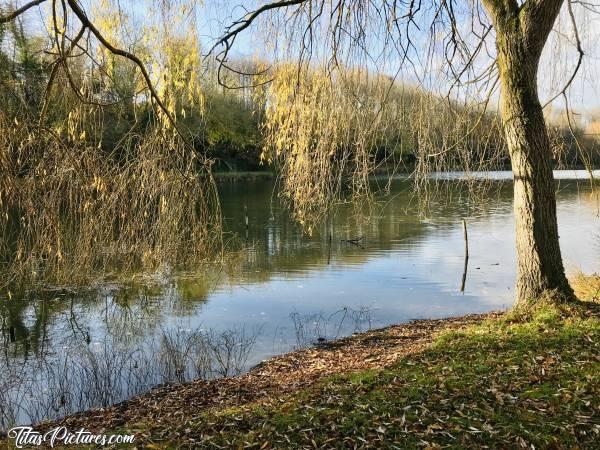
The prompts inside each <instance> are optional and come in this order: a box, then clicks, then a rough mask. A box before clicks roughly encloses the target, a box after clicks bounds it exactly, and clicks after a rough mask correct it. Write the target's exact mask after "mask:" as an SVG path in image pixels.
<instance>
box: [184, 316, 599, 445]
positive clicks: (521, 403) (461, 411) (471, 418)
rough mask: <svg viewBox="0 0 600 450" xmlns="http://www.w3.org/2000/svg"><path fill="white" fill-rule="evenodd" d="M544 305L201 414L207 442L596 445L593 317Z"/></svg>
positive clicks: (595, 335) (596, 377) (596, 332)
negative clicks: (384, 365)
mask: <svg viewBox="0 0 600 450" xmlns="http://www.w3.org/2000/svg"><path fill="white" fill-rule="evenodd" d="M563 313H564V311H563V310H561V308H559V307H556V306H552V305H544V306H541V307H538V308H537V310H536V311H535V312H532V313H531V315H530V317H528V318H527V320H516V319H515V317H510V316H508V317H507V318H503V319H500V320H490V321H487V322H484V323H483V324H481V325H477V326H471V327H469V328H466V329H464V330H460V331H454V332H446V333H444V334H442V335H441V336H440V337H439V338H437V340H436V341H435V342H434V343H433V344H432V345H431V346H430V347H429V348H428V349H427V350H426V351H424V352H422V353H419V354H416V355H411V356H409V357H405V358H403V359H401V360H400V362H399V363H398V364H396V365H395V366H393V367H391V368H388V369H385V370H368V371H362V372H355V373H351V374H348V375H345V376H336V377H330V378H327V379H324V380H322V381H321V382H319V383H318V384H317V385H315V386H313V387H311V388H309V389H304V390H301V391H298V392H296V393H294V394H291V395H288V396H286V397H284V398H278V399H272V400H270V401H268V402H266V403H265V402H262V403H260V404H248V405H244V406H243V407H241V408H237V409H235V410H229V411H218V410H213V411H209V412H207V413H205V414H204V415H203V416H202V418H201V419H200V420H199V421H198V422H196V423H195V426H194V427H193V429H190V428H189V427H188V429H187V430H186V431H187V433H188V434H189V433H200V435H201V436H199V437H201V442H202V444H203V445H204V446H213V445H214V446H221V447H227V448H232V447H233V448H241V447H256V448H268V447H278V448H281V447H285V448H318V447H325V448H331V447H350V448H351V447H353V446H357V447H374V448H375V447H377V448H380V447H388V448H420V447H430V448H436V447H437V446H443V447H449V448H465V447H469V448H481V447H485V446H489V447H492V448H498V447H500V448H512V447H523V448H525V447H527V448H532V447H531V446H533V447H535V448H575V447H578V448H598V442H600V411H599V409H598V408H599V398H600V397H599V386H600V379H599V375H598V374H599V373H600V356H599V355H600V353H599V347H598V342H599V340H600V321H599V320H598V318H597V317H596V316H594V315H587V316H586V315H585V314H584V315H574V316H571V317H565V316H564V314H563Z"/></svg>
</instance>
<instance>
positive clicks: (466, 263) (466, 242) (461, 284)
mask: <svg viewBox="0 0 600 450" xmlns="http://www.w3.org/2000/svg"><path fill="white" fill-rule="evenodd" d="M462 224H463V238H464V240H465V265H464V267H463V274H462V280H461V282H460V292H463V293H464V292H465V282H466V281H467V267H468V265H469V237H468V234H467V221H466V220H465V219H463V220H462Z"/></svg>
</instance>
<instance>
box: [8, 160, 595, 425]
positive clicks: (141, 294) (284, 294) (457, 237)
mask: <svg viewBox="0 0 600 450" xmlns="http://www.w3.org/2000/svg"><path fill="white" fill-rule="evenodd" d="M598 175H600V174H597V175H596V176H598ZM453 176H454V175H453ZM493 176H494V178H496V179H497V181H495V183H496V189H495V190H494V191H493V192H492V193H491V194H489V195H488V196H486V197H485V198H481V197H480V198H479V199H473V198H469V197H468V196H466V195H464V193H463V194H461V193H460V191H459V190H456V189H455V190H452V191H450V192H447V191H442V192H441V193H439V194H438V195H437V196H436V197H435V200H434V201H433V202H432V203H431V204H430V205H429V207H428V209H427V210H425V211H422V210H420V209H419V208H418V205H417V204H416V201H415V199H414V197H413V194H412V192H411V189H410V185H409V184H407V183H404V182H400V181H398V182H395V183H394V184H393V185H392V192H391V195H389V196H386V197H383V196H382V197H379V198H378V199H377V202H376V204H374V205H370V207H369V210H368V211H367V210H366V208H358V207H356V206H355V205H350V204H348V205H344V206H343V207H341V208H340V210H339V212H338V213H337V214H336V216H335V217H333V218H331V219H330V220H329V221H328V222H327V223H325V224H323V225H322V226H320V227H318V228H317V229H316V230H315V231H314V232H313V233H312V235H311V236H308V235H307V234H305V233H303V232H302V230H301V229H300V228H299V227H298V226H297V225H296V224H295V223H294V222H293V221H292V220H290V218H289V216H288V214H287V212H286V211H285V210H284V209H283V208H281V207H280V205H279V204H278V202H277V200H276V196H275V195H274V194H273V184H272V183H271V182H268V181H259V182H256V183H254V184H251V185H246V184H228V185H222V186H220V191H221V198H222V207H223V213H224V216H225V223H226V227H227V229H228V230H229V232H230V233H231V236H234V235H238V236H240V237H241V239H242V240H244V239H245V238H246V227H245V224H244V222H245V219H244V217H245V216H244V205H246V206H247V210H248V222H249V225H248V231H247V235H248V243H249V244H250V245H251V248H250V249H249V250H247V251H245V252H243V253H242V254H241V255H240V257H239V258H238V259H237V260H236V261H235V262H234V263H232V264H231V267H228V269H227V270H219V271H217V270H216V269H212V270H209V271H208V273H207V274H205V275H202V276H194V277H192V276H189V277H183V278H177V279H173V277H171V276H168V275H167V274H166V273H157V274H155V275H153V276H151V277H148V278H147V279H146V280H145V281H146V282H145V283H143V284H142V283H139V282H135V283H134V282H132V283H131V285H129V286H116V285H115V286H110V285H104V286H100V287H98V288H96V289H90V290H89V291H88V292H87V293H85V294H74V293H70V292H65V291H57V292H51V293H45V294H43V295H39V296H35V297H34V298H29V299H27V300H24V299H14V298H13V299H12V300H11V301H2V302H1V303H0V315H1V317H0V320H1V327H2V336H1V338H2V344H1V345H0V348H1V350H2V356H1V359H2V360H1V361H0V428H6V427H8V426H9V425H11V424H12V423H14V422H22V423H27V422H32V421H33V422H35V421H39V420H41V419H43V418H47V417H57V416H61V415H64V414H67V413H70V412H73V411H76V410H80V409H85V408H89V407H94V406H103V405H108V404H111V403H114V402H117V401H120V400H122V399H124V398H127V397H128V396H131V395H135V394H137V393H139V392H143V391H144V390H147V389H149V388H150V387H151V386H153V385H156V384H158V383H162V382H169V381H182V380H187V379H191V378H196V377H206V378H211V377H215V376H221V375H224V374H228V375H230V374H236V373H239V372H240V371H243V370H246V369H247V368H248V367H251V366H252V365H254V364H256V363H257V362H259V361H260V360H262V359H264V358H266V357H269V356H271V355H274V354H278V353H282V352H285V351H289V350H291V349H294V348H298V347H302V346H306V345H312V344H313V343H315V342H317V341H318V340H323V339H332V338H335V337H338V336H342V335H347V334H350V333H352V332H355V331H360V330H364V329H367V328H369V327H381V326H385V325H389V324H392V323H397V322H403V321H408V320H410V319H415V318H435V317H446V316H452V315H461V314H465V313H472V312H484V311H490V310H498V309H505V308H507V307H509V306H510V305H511V304H512V300H513V282H514V276H515V252H514V230H513V214H512V184H511V181H510V180H503V179H504V178H510V174H505V173H496V174H494V175H493ZM445 177H448V176H447V175H446V176H445ZM558 178H561V180H560V181H559V182H558V183H557V192H558V212H559V228H560V237H561V247H562V250H563V257H564V260H565V264H566V267H567V271H568V272H571V273H573V272H575V271H577V270H582V271H584V272H594V271H599V270H600V199H599V197H598V194H597V193H595V194H592V193H591V190H590V186H589V182H588V181H585V180H584V178H585V174H584V173H582V172H579V173H574V172H568V173H567V172H564V173H561V174H559V176H558ZM573 178H578V180H575V179H573ZM447 183H449V184H452V183H453V182H452V181H449V182H447ZM367 213H368V214H367ZM462 218H465V219H466V220H467V223H468V231H469V254H470V259H469V263H468V271H467V275H466V284H465V289H464V292H461V289H460V288H461V279H462V275H463V268H464V242H463V231H462V223H461V219H462ZM330 236H331V238H330ZM357 239H359V240H357ZM348 240H350V241H351V242H348ZM165 272H166V271H165Z"/></svg>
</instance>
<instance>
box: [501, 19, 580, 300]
mask: <svg viewBox="0 0 600 450" xmlns="http://www.w3.org/2000/svg"><path fill="white" fill-rule="evenodd" d="M496 44H497V50H498V68H499V72H500V81H501V87H502V92H501V107H502V121H503V125H504V132H505V137H506V141H507V145H508V149H509V152H510V157H511V162H512V171H513V175H514V212H515V222H516V241H517V242H516V243H517V283H516V301H517V304H520V303H526V302H531V301H535V300H536V299H538V298H539V297H540V296H541V295H542V294H543V293H544V292H545V291H550V290H553V291H555V293H558V294H559V295H561V296H562V297H563V298H566V299H568V298H572V297H573V291H572V289H571V287H570V286H569V282H568V281H567V278H566V276H565V271H564V267H563V263H562V258H561V252H560V246H559V236H558V224H557V218H556V197H555V185H554V176H553V174H552V150H551V145H550V139H549V138H548V131H547V128H546V123H545V120H544V115H543V111H542V107H541V104H540V101H539V98H538V92H537V69H538V62H539V57H540V55H541V49H542V48H543V43H542V45H538V46H537V47H536V48H535V51H533V50H532V48H531V42H528V41H527V39H526V35H525V34H524V32H523V29H522V22H520V21H519V20H518V19H517V20H515V21H514V22H513V23H512V26H507V27H505V28H503V29H502V31H499V32H498V31H497V39H496Z"/></svg>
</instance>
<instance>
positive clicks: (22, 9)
mask: <svg viewBox="0 0 600 450" xmlns="http://www.w3.org/2000/svg"><path fill="white" fill-rule="evenodd" d="M45 1H46V0H34V1H32V2H29V3H26V4H24V5H23V6H21V7H20V8H19V9H15V10H14V11H13V12H11V13H9V14H7V15H6V16H0V24H2V23H7V22H11V21H13V20H15V19H16V18H17V17H19V16H20V15H21V14H23V13H24V12H25V11H27V10H28V9H30V8H33V7H34V6H37V5H40V4H42V3H44V2H45Z"/></svg>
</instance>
